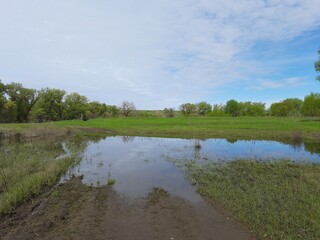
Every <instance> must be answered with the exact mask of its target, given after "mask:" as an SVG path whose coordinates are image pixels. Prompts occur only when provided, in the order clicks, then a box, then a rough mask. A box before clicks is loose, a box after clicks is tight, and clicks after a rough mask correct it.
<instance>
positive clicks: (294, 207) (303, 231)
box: [185, 160, 320, 239]
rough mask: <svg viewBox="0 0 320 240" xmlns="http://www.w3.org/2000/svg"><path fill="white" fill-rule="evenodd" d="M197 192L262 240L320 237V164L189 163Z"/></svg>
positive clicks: (188, 167) (255, 162) (188, 166)
mask: <svg viewBox="0 0 320 240" xmlns="http://www.w3.org/2000/svg"><path fill="white" fill-rule="evenodd" d="M185 167H186V169H187V173H188V176H189V177H190V178H191V180H192V181H193V183H195V184H196V185H197V187H198V191H199V192H200V193H201V194H203V195H205V196H208V197H209V198H211V199H212V200H213V201H215V202H217V203H219V204H220V205H222V206H223V207H224V208H226V209H229V210H231V211H232V212H233V213H234V214H235V216H236V217H237V218H238V219H239V220H241V221H242V222H244V223H247V224H248V226H249V227H250V228H251V230H252V231H253V233H255V234H256V235H257V236H258V237H259V238H261V239H320V165H319V164H296V163H291V162H289V161H286V160H284V161H275V162H264V163H263V162H257V161H250V160H241V161H234V162H230V163H226V164H224V165H219V164H218V165H217V164H213V163H208V164H204V165H201V164H199V163H196V162H194V161H190V162H187V163H186V164H185Z"/></svg>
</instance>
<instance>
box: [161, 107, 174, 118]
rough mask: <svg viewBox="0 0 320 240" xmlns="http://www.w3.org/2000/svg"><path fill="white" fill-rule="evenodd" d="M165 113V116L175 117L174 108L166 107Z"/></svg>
mask: <svg viewBox="0 0 320 240" xmlns="http://www.w3.org/2000/svg"><path fill="white" fill-rule="evenodd" d="M163 114H164V116H165V117H174V109H173V108H165V109H164V110H163Z"/></svg>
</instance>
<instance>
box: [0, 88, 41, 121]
mask: <svg viewBox="0 0 320 240" xmlns="http://www.w3.org/2000/svg"><path fill="white" fill-rule="evenodd" d="M6 93H7V94H8V96H9V100H10V101H12V102H14V103H15V105H16V109H17V121H18V122H28V118H29V113H30V111H31V109H32V107H33V106H34V105H35V104H36V102H37V101H38V100H39V97H40V95H39V91H37V90H35V89H29V88H24V87H23V86H22V84H20V83H10V84H8V85H6Z"/></svg>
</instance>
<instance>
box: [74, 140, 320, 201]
mask: <svg viewBox="0 0 320 240" xmlns="http://www.w3.org/2000/svg"><path fill="white" fill-rule="evenodd" d="M195 143H196V140H188V139H166V138H145V137H135V138H125V137H108V138H106V139H105V140H101V141H100V142H98V143H90V144H89V146H88V148H87V149H86V151H85V153H84V157H83V160H82V161H81V163H80V164H79V165H77V166H76V167H75V168H74V169H72V170H70V172H69V173H74V174H76V175H84V179H83V182H84V183H86V184H88V185H90V184H93V185H97V184H100V185H105V184H106V183H107V181H108V179H109V178H112V179H115V180H116V182H115V185H114V189H115V190H116V191H117V192H118V193H120V194H125V195H126V196H129V197H141V196H144V195H146V194H148V192H150V191H151V190H152V188H155V187H161V188H163V189H165V190H166V191H168V192H169V193H170V194H171V195H174V196H181V197H183V198H185V199H186V200H189V201H192V202H197V201H199V200H200V197H199V196H198V195H197V194H196V193H195V190H194V188H193V187H192V185H191V184H190V183H189V182H188V181H187V180H186V178H185V176H184V175H183V173H182V172H181V171H179V170H178V169H177V168H176V166H175V165H174V164H173V163H172V162H170V161H168V159H169V158H173V159H179V160H181V159H197V160H200V159H201V160H208V161H227V160H235V159H239V158H251V159H258V160H270V159H272V160H273V159H281V158H287V159H291V160H294V161H299V160H304V161H306V160H307V161H314V162H320V155H318V154H311V153H309V152H307V151H305V150H304V148H303V147H301V148H293V147H292V146H291V145H285V144H282V143H279V142H272V141H237V142H235V143H230V142H228V141H227V140H224V139H209V140H205V141H201V142H200V143H201V148H200V149H197V148H195Z"/></svg>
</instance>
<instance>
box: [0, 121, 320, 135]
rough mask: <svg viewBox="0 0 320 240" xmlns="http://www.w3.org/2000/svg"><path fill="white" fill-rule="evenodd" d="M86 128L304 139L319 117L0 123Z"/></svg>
mask: <svg viewBox="0 0 320 240" xmlns="http://www.w3.org/2000/svg"><path fill="white" fill-rule="evenodd" d="M46 127H50V128H52V127H53V128H54V127H86V128H98V129H105V130H109V132H110V133H112V134H114V135H128V136H129V135H131V136H134V135H136V136H159V137H161V136H163V137H184V138H193V137H197V138H210V137H225V138H233V137H234V138H244V139H246V138H252V139H277V138H280V139H291V138H292V137H293V136H294V135H296V134H300V135H301V137H303V139H307V140H315V141H317V140H318V139H319V138H320V120H319V119H314V118H275V117H238V118H232V117H221V118H220V117H216V118H213V117H207V118H201V117H198V118H103V119H91V120H89V121H81V120H74V121H59V122H52V123H41V124H32V123H30V124H0V132H1V131H24V130H30V129H31V130H32V128H46Z"/></svg>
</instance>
